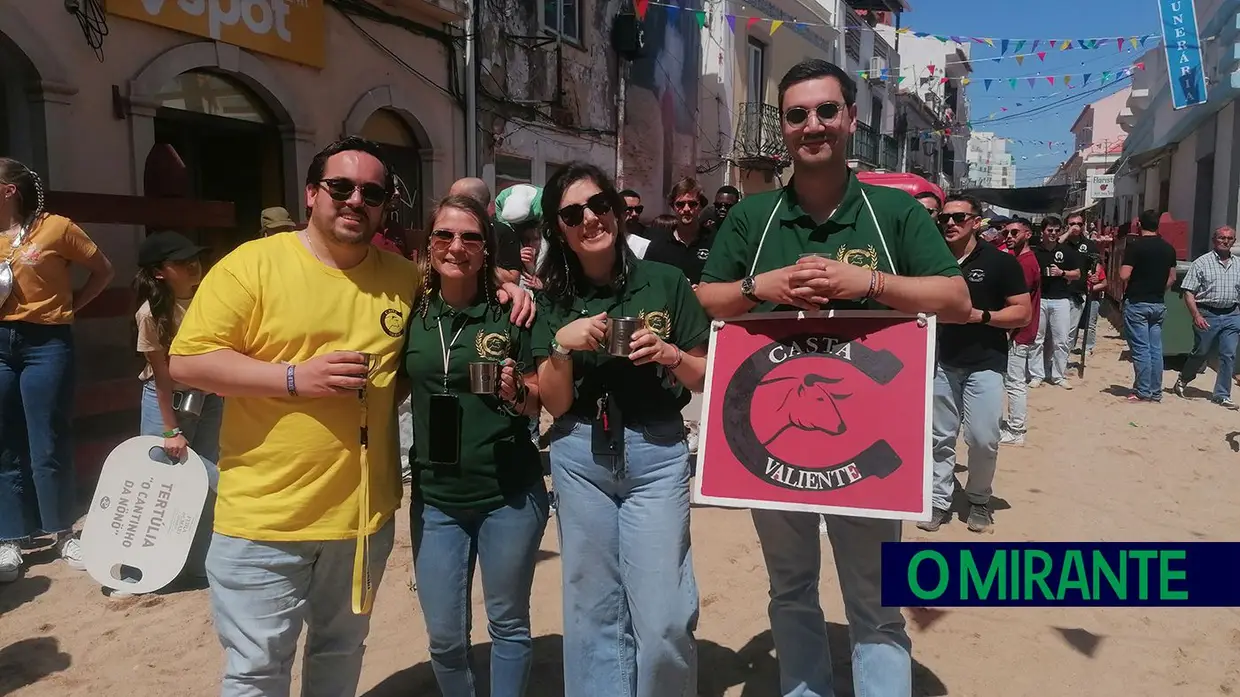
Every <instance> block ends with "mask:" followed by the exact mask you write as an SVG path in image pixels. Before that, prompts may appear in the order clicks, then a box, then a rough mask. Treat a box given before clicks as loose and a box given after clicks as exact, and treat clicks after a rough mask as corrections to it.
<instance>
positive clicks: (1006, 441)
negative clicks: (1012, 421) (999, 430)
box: [999, 431, 1025, 445]
mask: <svg viewBox="0 0 1240 697" xmlns="http://www.w3.org/2000/svg"><path fill="white" fill-rule="evenodd" d="M1024 444H1025V434H1023V433H1012V432H1011V431H1004V432H1003V434H1002V435H1000V436H999V445H1024Z"/></svg>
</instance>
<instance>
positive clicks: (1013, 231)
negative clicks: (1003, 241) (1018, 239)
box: [1003, 227, 1025, 237]
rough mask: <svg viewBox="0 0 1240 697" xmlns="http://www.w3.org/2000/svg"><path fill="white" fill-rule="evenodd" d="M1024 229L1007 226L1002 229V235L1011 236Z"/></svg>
mask: <svg viewBox="0 0 1240 697" xmlns="http://www.w3.org/2000/svg"><path fill="white" fill-rule="evenodd" d="M1024 231H1025V229H1024V228H1019V227H1012V228H1008V229H1006V230H1004V231H1003V235H1004V237H1010V236H1012V235H1019V234H1020V233H1022V232H1024Z"/></svg>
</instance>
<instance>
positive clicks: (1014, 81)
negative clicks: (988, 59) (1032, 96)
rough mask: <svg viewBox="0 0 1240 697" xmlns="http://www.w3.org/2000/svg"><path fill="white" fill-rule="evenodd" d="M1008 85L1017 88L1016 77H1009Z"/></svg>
mask: <svg viewBox="0 0 1240 697" xmlns="http://www.w3.org/2000/svg"><path fill="white" fill-rule="evenodd" d="M1008 85H1010V86H1011V88H1012V89H1016V78H1010V79H1008Z"/></svg>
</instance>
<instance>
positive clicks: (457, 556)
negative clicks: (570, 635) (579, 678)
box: [409, 479, 548, 697]
mask: <svg viewBox="0 0 1240 697" xmlns="http://www.w3.org/2000/svg"><path fill="white" fill-rule="evenodd" d="M547 508H548V503H547V490H546V487H545V486H544V485H543V483H542V480H541V479H540V480H539V481H538V484H536V485H535V486H534V487H533V488H532V489H530V490H529V491H528V492H526V493H525V494H523V495H521V496H515V497H513V498H511V499H509V500H508V501H506V502H505V503H504V505H503V506H501V507H499V508H497V509H495V510H492V511H457V510H444V509H440V508H436V507H435V506H432V505H430V504H428V503H425V502H424V501H421V500H419V499H418V498H417V497H415V499H414V501H413V505H412V507H411V508H410V511H409V521H410V526H409V527H410V535H411V536H412V538H413V567H414V573H415V574H417V578H418V579H419V581H418V586H417V589H418V600H419V602H420V604H421V606H422V616H423V617H424V618H426V633H427V635H428V637H429V639H430V653H431V666H432V668H433V669H434V671H435V682H437V683H439V691H440V693H442V694H443V697H473V696H474V694H475V693H474V674H473V671H472V670H471V669H470V665H469V646H470V641H469V630H470V627H471V624H472V622H471V617H470V615H471V613H470V607H471V606H470V589H471V588H473V580H474V566H475V564H481V565H482V594H483V598H484V600H485V602H486V610H487V632H488V633H489V634H490V635H491V690H490V694H491V695H492V697H520V696H521V695H524V694H525V686H526V683H527V682H528V680H529V676H530V663H531V660H532V659H533V641H532V639H531V638H530V589H531V587H532V586H533V584H534V565H535V563H536V562H537V553H538V546H539V544H540V543H541V542H542V536H543V531H544V530H546V528H547V516H548V511H547Z"/></svg>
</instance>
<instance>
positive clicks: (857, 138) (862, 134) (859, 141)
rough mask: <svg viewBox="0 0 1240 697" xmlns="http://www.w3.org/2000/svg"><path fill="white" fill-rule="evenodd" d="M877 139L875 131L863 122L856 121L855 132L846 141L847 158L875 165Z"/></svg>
mask: <svg viewBox="0 0 1240 697" xmlns="http://www.w3.org/2000/svg"><path fill="white" fill-rule="evenodd" d="M878 140H879V136H878V132H877V131H875V130H874V129H873V128H870V127H869V126H867V125H865V124H864V123H860V122H859V123H857V132H856V133H853V137H852V140H850V141H848V158H849V159H851V160H861V161H862V162H864V163H866V164H868V165H872V166H877V165H878Z"/></svg>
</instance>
